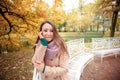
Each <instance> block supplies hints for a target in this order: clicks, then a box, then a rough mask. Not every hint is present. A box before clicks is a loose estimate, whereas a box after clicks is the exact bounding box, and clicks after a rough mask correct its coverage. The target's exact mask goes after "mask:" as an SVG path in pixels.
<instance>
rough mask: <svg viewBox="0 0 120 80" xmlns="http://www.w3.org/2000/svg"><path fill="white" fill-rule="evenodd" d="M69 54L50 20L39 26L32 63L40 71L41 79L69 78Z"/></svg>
mask: <svg viewBox="0 0 120 80" xmlns="http://www.w3.org/2000/svg"><path fill="white" fill-rule="evenodd" d="M68 62H69V55H68V52H67V48H66V45H65V42H64V41H63V39H62V38H61V37H60V35H59V34H58V32H57V30H56V28H55V25H54V24H53V23H52V22H51V21H44V22H43V23H42V24H41V26H40V32H39V33H38V39H37V41H36V47H35V54H34V56H33V58H32V63H33V64H34V66H35V67H36V68H37V70H39V71H41V72H42V79H43V80H70V79H69V77H68V67H69V66H68V65H69V64H68Z"/></svg>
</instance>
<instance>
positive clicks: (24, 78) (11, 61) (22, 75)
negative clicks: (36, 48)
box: [0, 49, 33, 80]
mask: <svg viewBox="0 0 120 80" xmlns="http://www.w3.org/2000/svg"><path fill="white" fill-rule="evenodd" d="M32 56H33V49H22V50H20V51H19V52H12V53H7V54H0V80H32V74H33V66H32V64H31V58H32Z"/></svg>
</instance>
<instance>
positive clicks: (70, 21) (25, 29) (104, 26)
mask: <svg viewBox="0 0 120 80" xmlns="http://www.w3.org/2000/svg"><path fill="white" fill-rule="evenodd" d="M44 20H52V21H53V22H54V23H55V24H56V28H57V30H58V32H59V34H60V35H61V36H62V37H63V39H64V40H65V41H69V40H73V39H78V38H85V43H86V44H88V46H89V44H90V43H91V38H97V37H120V0H0V63H1V64H0V70H1V72H0V80H31V78H32V72H33V66H32V64H31V58H32V56H33V54H34V52H33V47H34V44H35V41H36V38H37V33H38V31H39V27H40V24H41V22H42V21H44Z"/></svg>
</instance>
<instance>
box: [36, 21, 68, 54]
mask: <svg viewBox="0 0 120 80" xmlns="http://www.w3.org/2000/svg"><path fill="white" fill-rule="evenodd" d="M46 23H48V24H50V25H51V26H52V28H53V41H54V42H55V44H56V45H57V46H58V47H59V48H60V50H61V51H62V53H68V52H67V47H66V45H65V42H64V40H63V39H62V38H61V36H60V35H59V34H58V31H57V29H56V26H55V24H54V23H53V22H51V21H48V20H46V21H44V22H42V23H41V25H40V29H39V31H42V27H43V25H44V24H46ZM39 40H40V38H39V36H38V38H37V40H36V44H37V43H38V41H39ZM35 48H36V46H35V47H34V50H35Z"/></svg>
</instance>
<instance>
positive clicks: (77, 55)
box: [66, 38, 94, 80]
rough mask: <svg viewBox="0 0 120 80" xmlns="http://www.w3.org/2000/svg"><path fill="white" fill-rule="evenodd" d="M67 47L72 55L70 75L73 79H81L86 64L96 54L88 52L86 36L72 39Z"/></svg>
mask: <svg viewBox="0 0 120 80" xmlns="http://www.w3.org/2000/svg"><path fill="white" fill-rule="evenodd" d="M66 43H67V49H68V52H69V55H70V61H69V64H70V68H69V76H70V79H71V80H80V77H81V75H82V73H83V70H84V68H85V66H86V65H87V64H88V63H89V62H90V61H91V60H92V59H93V57H94V55H93V54H91V53H86V49H87V48H86V47H85V44H84V38H80V39H75V40H70V41H68V42H66Z"/></svg>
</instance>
